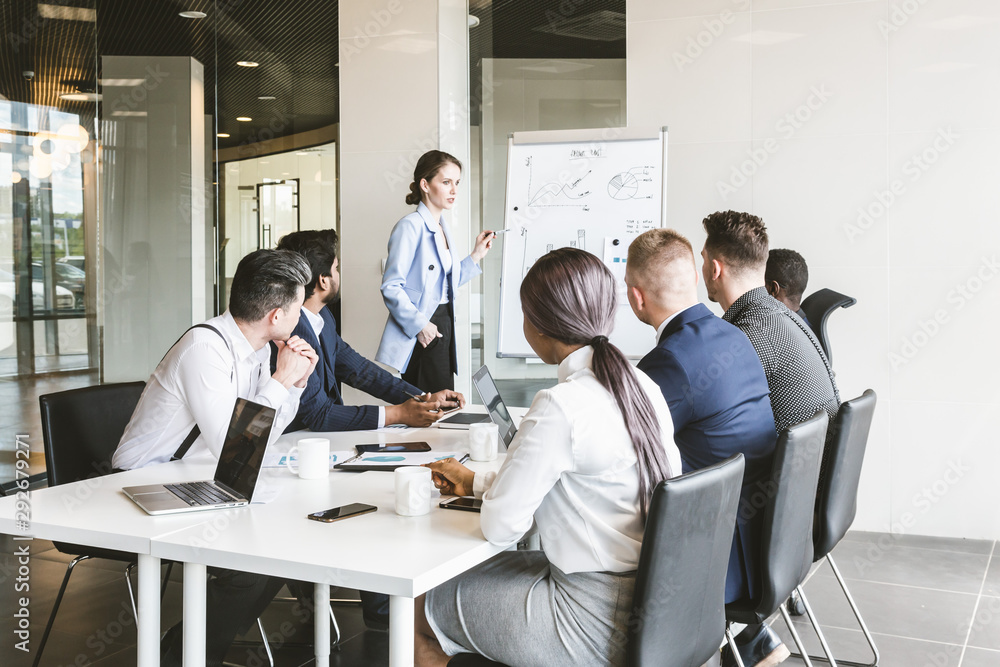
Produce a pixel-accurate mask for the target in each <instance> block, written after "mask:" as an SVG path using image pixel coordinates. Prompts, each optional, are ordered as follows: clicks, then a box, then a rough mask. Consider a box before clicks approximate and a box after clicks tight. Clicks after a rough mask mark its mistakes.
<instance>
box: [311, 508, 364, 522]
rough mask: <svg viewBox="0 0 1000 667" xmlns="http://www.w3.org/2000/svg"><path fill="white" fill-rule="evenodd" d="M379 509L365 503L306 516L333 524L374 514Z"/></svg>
mask: <svg viewBox="0 0 1000 667" xmlns="http://www.w3.org/2000/svg"><path fill="white" fill-rule="evenodd" d="M377 509H378V508H377V507H375V506H374V505H365V504H363V503H351V504H350V505H344V506H343V507H334V508H332V509H328V510H323V511H322V512H313V513H312V514H308V515H306V517H307V518H309V519H312V520H313V521H322V522H323V523H333V522H334V521H340V520H341V519H349V518H350V517H352V516H359V515H361V514H369V513H371V512H374V511H375V510H377Z"/></svg>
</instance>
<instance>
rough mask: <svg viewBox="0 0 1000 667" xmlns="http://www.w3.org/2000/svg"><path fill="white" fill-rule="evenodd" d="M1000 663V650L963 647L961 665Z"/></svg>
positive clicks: (992, 666) (982, 666)
mask: <svg viewBox="0 0 1000 667" xmlns="http://www.w3.org/2000/svg"><path fill="white" fill-rule="evenodd" d="M997 665H1000V651H987V650H986V649H981V648H968V649H965V657H964V658H963V659H962V667H997Z"/></svg>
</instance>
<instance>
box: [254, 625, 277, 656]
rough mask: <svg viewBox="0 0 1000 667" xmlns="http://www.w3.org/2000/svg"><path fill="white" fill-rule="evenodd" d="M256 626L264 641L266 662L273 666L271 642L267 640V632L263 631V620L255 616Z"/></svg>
mask: <svg viewBox="0 0 1000 667" xmlns="http://www.w3.org/2000/svg"><path fill="white" fill-rule="evenodd" d="M257 628H258V629H259V630H260V638H261V640H263V642H264V651H265V652H266V653H267V664H268V665H270V666H271V667H274V655H272V653H271V642H269V641H267V633H266V632H265V631H264V622H263V621H261V620H260V616H258V617H257Z"/></svg>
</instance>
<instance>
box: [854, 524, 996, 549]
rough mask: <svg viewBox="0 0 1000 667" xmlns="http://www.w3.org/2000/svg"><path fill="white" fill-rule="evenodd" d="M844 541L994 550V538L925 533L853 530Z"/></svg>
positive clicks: (918, 547)
mask: <svg viewBox="0 0 1000 667" xmlns="http://www.w3.org/2000/svg"><path fill="white" fill-rule="evenodd" d="M844 541H851V542H865V543H868V544H878V545H882V547H883V548H884V547H885V545H887V544H890V543H891V544H898V545H899V546H903V547H913V548H916V549H934V550H936V551H957V552H959V553H968V554H986V555H989V554H990V552H991V551H992V550H993V541H992V540H966V539H960V538H951V537H926V536H923V535H890V534H889V533H868V532H863V531H858V530H852V531H850V532H849V533H847V535H846V536H845V537H844Z"/></svg>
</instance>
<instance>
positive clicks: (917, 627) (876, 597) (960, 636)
mask: <svg viewBox="0 0 1000 667" xmlns="http://www.w3.org/2000/svg"><path fill="white" fill-rule="evenodd" d="M13 547H14V544H13V542H12V541H10V540H9V539H7V538H4V539H3V542H2V554H0V590H2V591H3V593H2V594H0V664H3V665H5V666H6V665H10V666H12V667H14V666H17V667H20V666H21V665H24V666H27V665H29V664H30V659H29V656H26V655H24V654H23V653H20V652H18V651H16V650H14V649H13V641H14V640H13V639H12V638H13V637H14V635H13V631H14V629H15V622H16V619H15V618H14V613H15V612H16V610H17V606H16V602H15V598H16V597H18V596H15V595H14V594H13V590H14V589H13V587H14V585H15V583H16V577H17V574H16V567H15V562H14V557H13V556H12V555H11V553H12V549H13ZM834 553H835V557H836V559H837V562H838V565H839V566H840V569H841V572H842V573H843V575H844V577H845V578H846V579H847V580H848V585H849V587H850V589H851V592H852V593H853V594H854V597H855V600H856V601H857V603H858V605H859V607H860V608H861V611H862V613H863V614H864V617H865V620H866V621H867V622H868V626H869V628H870V629H871V631H872V632H873V633H874V635H875V640H876V643H877V644H878V647H879V650H880V651H881V653H882V659H881V662H880V664H881V665H883V667H987V666H989V667H997V666H998V665H1000V548H998V546H997V544H996V543H994V542H989V541H974V540H951V539H934V538H924V537H907V536H902V537H900V536H897V537H895V538H894V537H891V536H889V535H886V534H882V533H852V534H850V535H848V537H847V538H846V539H845V540H844V541H843V542H842V543H841V544H840V545H839V546H838V547H837V549H836V551H835V552H834ZM68 561H69V557H68V556H65V555H63V554H60V553H58V552H57V551H55V550H54V549H52V547H51V544H50V543H48V542H43V541H38V542H35V543H33V545H32V557H31V573H30V585H31V590H30V593H28V595H30V600H31V602H30V606H29V611H30V614H31V616H30V627H31V637H32V641H33V642H35V644H34V645H37V642H38V641H39V640H40V638H41V634H42V630H43V629H44V626H45V621H46V619H47V618H48V614H49V611H50V610H51V608H52V602H53V600H54V598H55V594H56V591H57V590H58V587H59V583H60V581H61V579H62V576H63V574H64V572H65V563H66V562H68ZM122 572H123V567H122V566H121V565H119V564H118V563H114V562H110V561H89V562H84V563H82V564H81V565H79V566H78V567H77V568H76V572H75V573H74V574H73V579H72V580H71V582H70V587H69V589H68V591H67V594H66V598H65V600H64V606H63V608H62V609H61V610H60V612H59V616H58V618H57V621H56V625H55V629H54V630H53V634H52V637H51V638H50V641H49V645H48V647H47V648H46V649H45V654H44V660H43V661H42V664H43V665H45V666H46V667H49V666H52V667H55V666H59V667H62V666H63V665H65V666H67V667H68V666H69V665H94V666H95V667H126V666H132V665H134V664H135V626H134V622H133V620H132V614H131V610H130V607H129V603H128V594H127V592H126V589H125V583H124V578H123V576H122ZM180 592H181V583H180V576H179V574H178V573H174V575H173V576H172V577H171V581H170V583H169V584H168V587H167V592H166V596H165V598H164V605H163V613H162V625H163V628H164V629H165V628H167V627H168V626H170V625H171V624H173V623H174V622H176V621H177V620H178V619H179V618H180V603H181V600H180ZM806 593H807V595H808V597H809V601H810V603H811V604H812V606H813V609H814V611H815V612H816V615H817V617H818V618H819V619H820V622H821V624H822V625H823V628H824V632H825V633H826V636H827V639H828V640H829V642H830V644H831V645H832V647H833V650H834V653H835V655H836V656H837V657H839V658H843V659H854V660H864V661H868V660H869V659H870V657H869V656H868V655H867V653H866V651H867V648H866V646H865V643H864V638H863V637H862V635H861V632H860V631H859V630H857V629H856V625H855V624H854V622H853V617H852V616H851V613H850V609H849V607H848V605H847V602H846V600H845V599H844V597H843V594H842V593H841V592H840V589H839V588H838V587H837V584H836V580H835V579H834V577H833V575H832V573H831V572H830V570H829V566H827V565H823V566H822V567H821V568H819V569H818V570H817V571H816V572H815V574H814V576H813V577H812V578H811V579H810V581H809V583H808V584H807V585H806ZM19 595H20V594H19ZM296 605H297V603H295V602H275V603H274V604H272V606H271V607H270V608H269V609H268V611H267V612H266V613H265V615H264V623H265V629H266V631H267V632H268V635H269V636H273V637H275V638H276V639H277V640H278V641H276V642H274V648H275V658H276V661H275V664H276V665H278V666H279V667H297V666H299V665H310V664H312V658H311V652H312V649H311V648H310V647H309V644H310V643H311V641H312V629H311V628H312V626H311V620H310V618H311V616H309V615H308V613H307V612H305V611H304V610H303V609H302V608H301V607H297V606H296ZM337 618H338V621H339V623H340V628H341V632H342V642H341V644H340V646H339V647H337V649H336V650H335V651H334V652H333V656H332V660H331V664H332V665H334V666H335V667H347V666H348V665H357V666H364V667H369V666H372V665H384V664H387V661H388V635H387V634H386V633H385V632H378V631H372V630H366V629H365V627H364V624H363V623H362V621H361V613H360V609H359V608H358V607H355V606H343V607H338V609H337ZM795 623H796V627H797V629H798V631H799V634H800V636H801V637H802V638H803V639H804V641H805V642H806V644H807V645H808V646H809V648H810V650H811V651H812V652H814V653H815V652H818V651H819V645H818V642H817V641H816V639H815V636H814V634H813V633H812V631H811V628H810V627H809V626H808V623H807V622H806V621H805V620H803V619H796V620H795ZM774 627H775V628H776V629H777V630H778V632H779V634H782V636H784V637H786V641H787V642H789V647H790V648H792V644H791V643H790V640H789V639H788V637H787V630H786V629H785V628H784V626H783V624H782V622H781V621H780V620H777V621H774ZM248 639H249V641H248V643H246V644H243V645H239V646H236V647H234V648H233V650H232V651H231V652H230V654H229V658H228V659H229V660H230V661H232V662H233V663H234V664H240V665H248V666H259V665H264V664H266V661H264V660H263V659H262V657H263V656H262V654H261V653H260V644H259V643H257V642H256V632H254V633H252V636H251V637H249V638H248ZM292 644H303V645H299V646H293V645H292ZM785 664H786V665H801V664H804V663H802V662H801V661H799V660H797V659H794V658H792V659H790V660H788V661H787V662H786V663H785Z"/></svg>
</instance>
